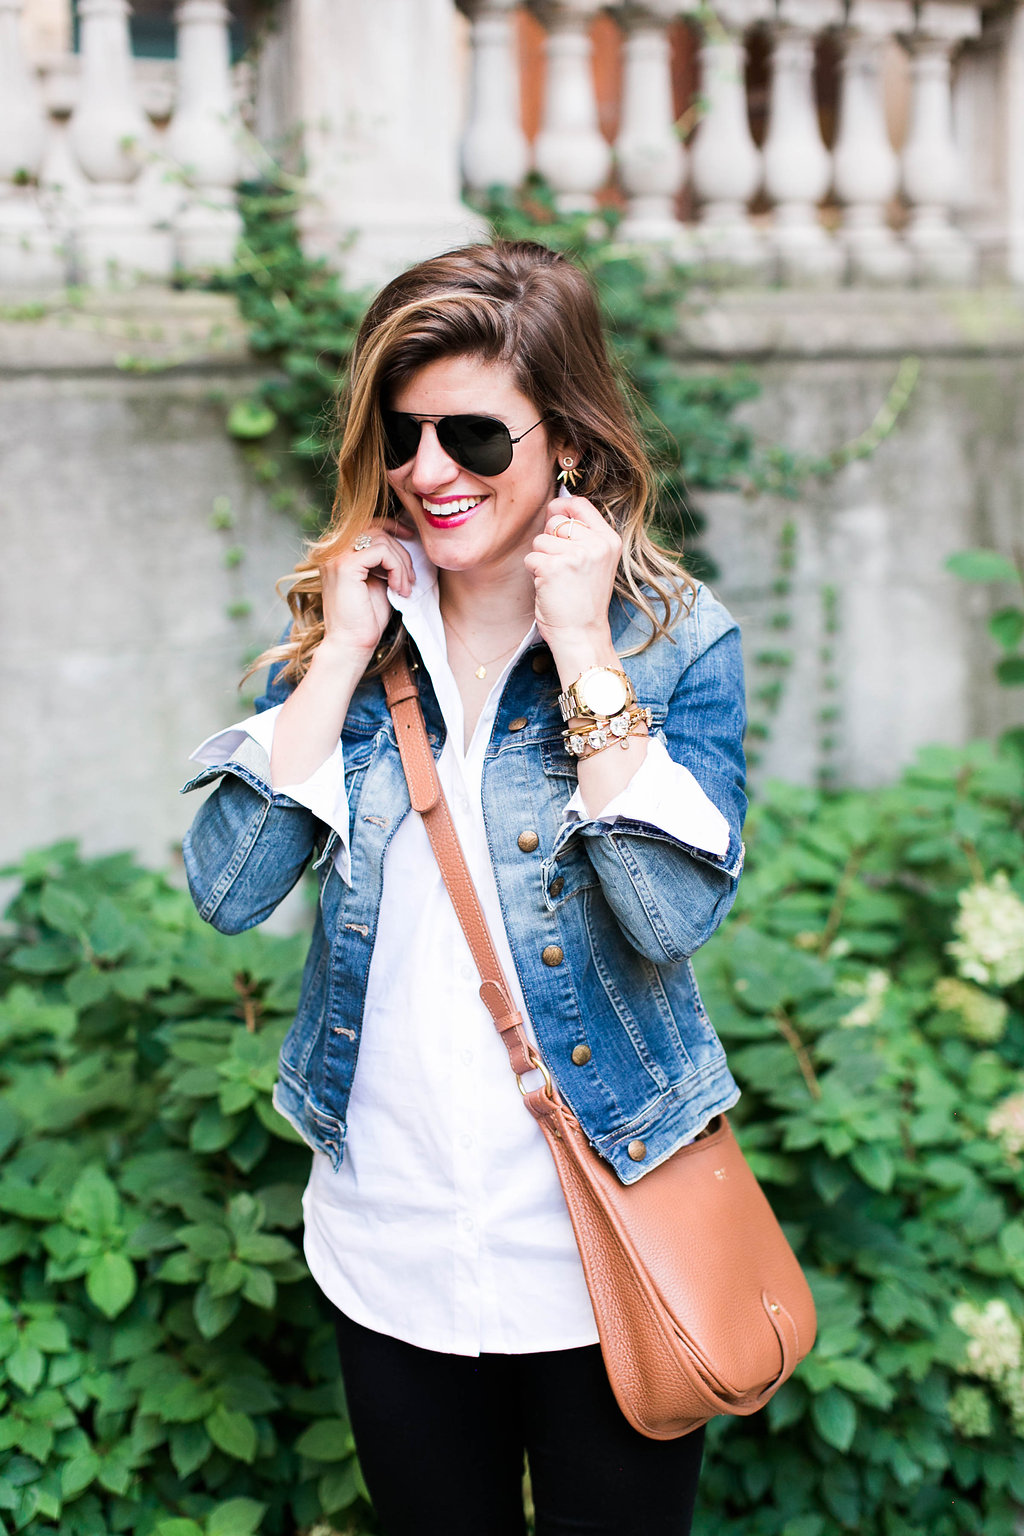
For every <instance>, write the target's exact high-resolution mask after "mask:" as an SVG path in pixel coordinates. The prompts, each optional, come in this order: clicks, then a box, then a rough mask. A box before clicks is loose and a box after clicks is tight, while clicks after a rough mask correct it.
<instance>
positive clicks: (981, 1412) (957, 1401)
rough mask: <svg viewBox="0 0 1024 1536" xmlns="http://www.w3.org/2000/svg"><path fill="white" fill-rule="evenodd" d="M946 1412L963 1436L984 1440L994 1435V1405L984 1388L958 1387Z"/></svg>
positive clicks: (947, 1405) (954, 1426)
mask: <svg viewBox="0 0 1024 1536" xmlns="http://www.w3.org/2000/svg"><path fill="white" fill-rule="evenodd" d="M946 1411H947V1412H948V1414H949V1417H950V1421H951V1423H952V1425H953V1428H954V1429H956V1430H959V1432H960V1434H962V1435H965V1436H969V1437H971V1438H975V1439H983V1438H984V1437H985V1436H986V1435H990V1434H991V1433H992V1404H991V1403H990V1402H989V1397H988V1393H987V1392H986V1391H985V1388H984V1387H968V1386H962V1387H957V1389H956V1391H955V1392H954V1393H953V1395H952V1397H951V1398H950V1399H949V1402H948V1403H947V1404H946Z"/></svg>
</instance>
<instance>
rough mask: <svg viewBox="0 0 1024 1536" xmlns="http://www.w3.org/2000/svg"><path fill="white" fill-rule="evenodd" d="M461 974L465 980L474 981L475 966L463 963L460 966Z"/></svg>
mask: <svg viewBox="0 0 1024 1536" xmlns="http://www.w3.org/2000/svg"><path fill="white" fill-rule="evenodd" d="M459 975H460V976H461V977H462V979H463V981H472V980H473V967H472V966H471V965H462V966H460V967H459Z"/></svg>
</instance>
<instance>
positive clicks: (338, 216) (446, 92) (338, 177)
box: [275, 0, 486, 286]
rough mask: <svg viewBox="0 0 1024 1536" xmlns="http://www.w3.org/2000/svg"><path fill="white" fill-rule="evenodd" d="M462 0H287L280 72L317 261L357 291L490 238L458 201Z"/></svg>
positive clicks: (303, 223) (305, 224) (306, 236)
mask: <svg viewBox="0 0 1024 1536" xmlns="http://www.w3.org/2000/svg"><path fill="white" fill-rule="evenodd" d="M456 21H457V17H456V12H455V4H454V0H372V3H369V4H368V3H367V0H291V3H290V5H288V7H287V8H286V9H285V10H284V11H283V12H282V13H281V18H280V23H279V25H280V28H281V38H280V45H279V47H278V48H277V49H276V51H275V56H276V58H277V61H278V63H279V65H280V68H281V71H282V75H283V80H284V84H285V86H286V94H287V95H288V96H289V98H290V100H289V103H288V115H289V117H290V121H291V124H292V125H293V126H294V128H295V129H297V131H298V138H299V142H298V144H297V146H296V148H297V151H298V153H299V154H300V155H301V159H302V162H303V164H304V169H305V183H304V187H305V193H306V197H305V202H304V205H303V207H302V210H301V212H300V215H299V224H300V228H301V230H302V235H303V242H304V245H305V247H306V249H307V251H309V252H310V254H312V255H318V256H325V257H326V258H327V259H328V260H330V261H331V262H332V263H334V264H335V265H337V266H339V267H341V268H342V269H343V271H344V273H345V275H346V278H347V280H348V281H349V282H350V283H353V284H355V285H359V286H361V285H367V286H369V285H373V286H376V285H379V284H380V283H381V282H383V281H384V280H385V279H387V278H388V277H391V276H393V275H394V274H395V273H396V272H397V271H399V270H400V269H401V268H402V267H404V266H407V265H409V263H411V262H414V261H419V260H421V259H422V258H423V257H425V256H430V255H434V254H436V253H437V252H439V251H443V250H447V249H449V248H450V247H452V246H455V245H459V244H462V243H464V242H466V241H469V240H476V239H480V238H482V237H483V236H484V235H485V233H486V225H485V223H484V221H483V220H482V219H481V218H480V217H479V215H477V214H474V213H472V212H471V210H470V209H468V208H467V207H466V206H465V204H464V203H463V202H462V201H461V197H460V188H461V177H460V174H459V134H460V129H461V118H462V111H461V108H462V103H461V100H460V89H459V79H458V73H457V61H458V59H457V48H456V35H455V27H456Z"/></svg>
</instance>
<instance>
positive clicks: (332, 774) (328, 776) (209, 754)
mask: <svg viewBox="0 0 1024 1536" xmlns="http://www.w3.org/2000/svg"><path fill="white" fill-rule="evenodd" d="M282 708H283V705H281V704H275V705H274V706H273V708H272V709H265V710H263V712H262V713H261V714H258V715H250V716H249V718H248V719H247V720H239V721H238V722H237V724H235V725H229V726H228V727H227V729H226V730H223V731H217V732H216V733H215V734H214V735H213V736H208V737H207V738H206V740H205V741H204V742H201V743H200V744H199V746H198V747H196V749H195V751H194V752H193V753H192V754H191V758H192V761H193V762H197V763H202V764H203V765H204V767H215V766H216V765H217V764H218V763H225V762H230V760H231V758H232V756H233V754H234V753H236V752H237V751H238V749H239V747H240V746H241V745H242V743H243V741H245V740H246V739H247V738H248V739H249V740H251V741H254V742H256V744H257V746H259V747H262V749H263V751H264V752H265V753H266V755H267V764H268V767H267V773H268V776H269V773H270V768H269V763H270V754H271V750H272V748H273V745H274V729H275V727H276V725H277V717H278V715H279V714H280V712H281V710H282ZM273 789H274V793H275V794H276V795H287V796H288V799H289V800H294V801H295V802H296V804H297V805H302V806H305V808H306V810H307V811H312V812H313V815H314V816H316V817H317V818H318V819H319V820H320V821H322V822H324V824H325V825H326V826H328V827H330V829H331V831H332V832H334V833H336V834H337V838H338V841H337V845H336V847H335V850H334V864H335V868H336V869H337V871H338V873H339V875H340V876H341V878H342V879H343V880H344V882H345V884H346V885H351V884H352V880H351V861H350V857H349V844H348V795H347V794H346V793H345V759H344V755H343V752H342V746H341V741H340V740H339V741H338V743H337V745H336V746H335V748H334V751H333V752H332V753H331V755H330V757H328V758H326V759H325V760H324V761H323V762H322V763H321V764H320V766H319V768H317V769H315V770H314V771H313V773H311V774H310V775H309V778H308V779H304V780H303V781H302V783H301V784H275V785H274V786H273Z"/></svg>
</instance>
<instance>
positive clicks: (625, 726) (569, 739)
mask: <svg viewBox="0 0 1024 1536" xmlns="http://www.w3.org/2000/svg"><path fill="white" fill-rule="evenodd" d="M650 724H651V712H650V710H649V709H624V710H623V711H622V713H621V714H618V715H613V716H612V717H611V719H610V720H595V721H593V722H592V723H589V724H587V725H586V727H585V728H584V727H581V726H579V725H577V726H576V727H575V728H574V727H572V726H570V728H569V729H568V730H567V731H563V732H562V740H563V741H564V742H565V750H566V751H567V752H568V753H569V755H570V757H578V758H580V759H582V760H583V761H584V762H585V761H586V760H587V758H588V757H593V755H594V753H595V752H603V751H604V750H605V748H606V747H614V746H620V747H622V748H623V750H625V748H626V747H627V746H628V745H629V742H628V738H629V737H630V736H637V735H640V734H641V727H643V728H644V734H646V729H647V727H649V726H650Z"/></svg>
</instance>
